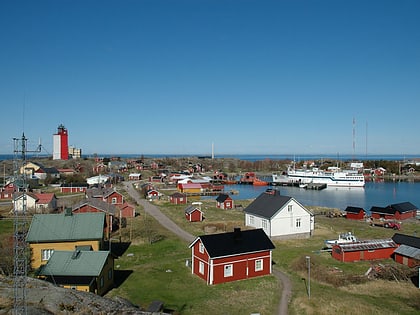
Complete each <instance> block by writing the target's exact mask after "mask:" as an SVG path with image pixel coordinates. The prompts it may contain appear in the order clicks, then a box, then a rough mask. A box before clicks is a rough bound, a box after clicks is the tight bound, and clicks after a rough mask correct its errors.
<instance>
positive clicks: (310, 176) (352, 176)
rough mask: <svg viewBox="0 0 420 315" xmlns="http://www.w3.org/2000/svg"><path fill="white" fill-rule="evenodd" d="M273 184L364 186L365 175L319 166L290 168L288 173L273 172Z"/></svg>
mask: <svg viewBox="0 0 420 315" xmlns="http://www.w3.org/2000/svg"><path fill="white" fill-rule="evenodd" d="M272 183H273V185H299V186H300V185H307V184H326V185H327V186H328V187H330V186H331V187H364V186H365V177H364V176H363V174H359V173H358V172H357V171H352V170H341V169H338V168H334V170H329V171H324V170H320V169H318V168H315V167H314V168H312V169H294V168H290V169H289V170H288V171H287V174H283V175H279V174H272Z"/></svg>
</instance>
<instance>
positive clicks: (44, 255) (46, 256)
mask: <svg viewBox="0 0 420 315" xmlns="http://www.w3.org/2000/svg"><path fill="white" fill-rule="evenodd" d="M53 253H54V249H43V250H41V260H49V259H50V257H51V255H52V254H53Z"/></svg>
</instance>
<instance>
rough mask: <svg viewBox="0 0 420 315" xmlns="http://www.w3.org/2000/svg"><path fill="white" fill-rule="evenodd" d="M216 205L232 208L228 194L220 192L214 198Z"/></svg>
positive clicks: (220, 207) (222, 207) (221, 207)
mask: <svg viewBox="0 0 420 315" xmlns="http://www.w3.org/2000/svg"><path fill="white" fill-rule="evenodd" d="M216 207H217V208H219V209H232V208H233V207H234V205H233V199H232V198H231V197H230V196H229V195H226V194H220V195H219V196H218V197H217V198H216Z"/></svg>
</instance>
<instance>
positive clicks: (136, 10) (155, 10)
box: [0, 0, 420, 156]
mask: <svg viewBox="0 0 420 315" xmlns="http://www.w3.org/2000/svg"><path fill="white" fill-rule="evenodd" d="M0 44H1V46H0V47H1V49H0V107H1V113H2V114H1V116H2V119H1V123H0V133H1V135H0V154H11V153H13V140H12V139H13V138H15V137H20V136H21V135H22V132H24V133H25V136H26V137H27V138H28V139H29V142H28V147H29V149H30V148H31V147H32V146H33V147H35V146H36V144H37V143H38V139H41V141H42V144H43V146H44V148H45V151H46V152H49V153H51V154H52V142H53V140H52V139H53V134H54V133H55V132H57V127H58V125H60V124H64V126H65V127H66V128H67V129H68V132H69V144H70V145H72V146H75V147H77V148H81V149H82V152H83V153H84V154H93V153H109V154H118V153H119V154H130V153H133V154H210V153H211V148H212V143H214V152H215V154H216V156H217V154H336V153H339V154H352V153H355V154H362V155H364V154H366V153H367V154H419V153H420V137H419V135H420V124H419V118H420V1H416V0H411V1H409V0H403V1H386V0H377V1H369V0H363V1H358V0H355V1H340V0H325V1H316V0H311V1H310V0H307V1H304V0H301V1H299V0H293V1H292V0H290V1H264V0H255V1H251V0H243V1H239V0H238V1H234V0H223V1H219V0H190V1H187V0H178V1H169V0H167V1H163V0H149V1H142V0H136V1H128V0H124V1H103V0H102V1H94V0H90V1H81V0H80V1H77V0H73V1H66V0H60V1H56V0H54V1H44V0H39V1H19V0H18V1H9V0H3V1H1V2H0Z"/></svg>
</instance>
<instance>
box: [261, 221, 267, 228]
mask: <svg viewBox="0 0 420 315" xmlns="http://www.w3.org/2000/svg"><path fill="white" fill-rule="evenodd" d="M261 226H262V228H263V229H264V230H266V229H267V227H268V224H267V220H266V219H262V220H261Z"/></svg>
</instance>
